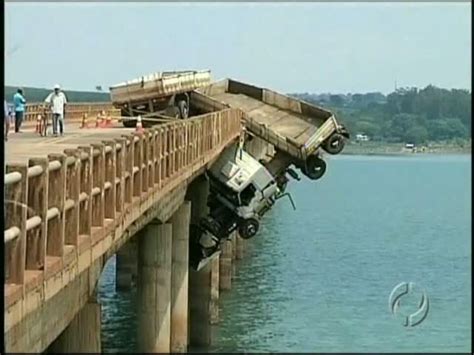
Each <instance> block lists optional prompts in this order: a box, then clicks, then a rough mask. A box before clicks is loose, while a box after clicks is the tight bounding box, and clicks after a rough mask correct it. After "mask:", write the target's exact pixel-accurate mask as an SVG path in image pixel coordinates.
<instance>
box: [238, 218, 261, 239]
mask: <svg viewBox="0 0 474 355" xmlns="http://www.w3.org/2000/svg"><path fill="white" fill-rule="evenodd" d="M259 226H260V225H259V223H258V221H257V220H256V219H255V218H247V219H244V220H242V221H241V222H240V223H239V234H240V236H241V237H242V239H250V238H252V237H254V236H255V234H257V232H258V228H259Z"/></svg>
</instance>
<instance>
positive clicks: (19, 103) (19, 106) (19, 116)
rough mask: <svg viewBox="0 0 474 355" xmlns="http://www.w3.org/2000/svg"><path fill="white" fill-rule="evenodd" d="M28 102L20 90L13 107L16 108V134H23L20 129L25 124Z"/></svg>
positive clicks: (15, 96) (14, 96)
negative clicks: (24, 117)
mask: <svg viewBox="0 0 474 355" xmlns="http://www.w3.org/2000/svg"><path fill="white" fill-rule="evenodd" d="M25 104H26V100H25V97H24V96H23V90H22V89H18V90H17V91H16V94H15V95H13V105H14V107H15V132H16V133H21V131H20V127H21V123H22V122H23V115H24V113H25Z"/></svg>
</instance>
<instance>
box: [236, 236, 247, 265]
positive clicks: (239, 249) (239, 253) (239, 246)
mask: <svg viewBox="0 0 474 355" xmlns="http://www.w3.org/2000/svg"><path fill="white" fill-rule="evenodd" d="M245 242H246V240H244V239H242V237H241V236H240V235H239V233H236V235H235V249H236V250H235V258H236V259H237V260H241V259H243V257H244V250H245Z"/></svg>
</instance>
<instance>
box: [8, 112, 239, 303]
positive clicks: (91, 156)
mask: <svg viewBox="0 0 474 355" xmlns="http://www.w3.org/2000/svg"><path fill="white" fill-rule="evenodd" d="M241 119H242V113H241V111H239V110H235V109H227V110H224V111H220V112H213V113H209V114H205V115H202V116H197V117H195V118H192V119H188V120H185V121H180V122H170V123H167V124H162V125H160V126H156V127H154V128H152V129H149V130H146V131H145V132H144V133H142V134H138V133H133V134H129V135H124V136H122V138H120V139H115V140H110V141H104V142H103V143H101V144H92V145H90V146H80V147H78V148H77V149H67V150H65V151H64V153H62V154H50V155H48V156H47V158H30V159H29V162H28V164H9V165H7V167H6V175H5V205H4V207H5V283H6V286H7V287H20V290H19V292H20V293H21V292H22V290H23V288H24V287H25V283H26V284H27V283H28V282H29V281H28V280H29V279H31V278H36V276H35V275H37V274H40V275H42V276H43V277H44V278H46V275H45V273H54V272H55V271H54V270H52V269H53V267H50V265H53V264H57V263H56V261H57V260H58V259H59V260H61V259H62V260H64V258H65V257H66V255H68V254H71V253H69V252H70V251H71V250H73V249H75V248H76V249H77V248H78V245H82V241H81V240H82V239H86V240H92V238H94V235H95V234H97V231H98V230H99V232H100V230H102V231H103V230H104V228H106V224H107V223H106V222H105V221H106V220H109V221H110V220H112V221H114V220H120V218H122V217H123V216H124V214H125V213H126V212H127V208H129V207H128V206H131V204H132V202H133V201H134V200H135V199H136V198H141V197H143V196H144V195H147V194H149V193H150V191H152V192H155V191H159V190H160V189H163V188H165V187H166V186H167V184H169V183H170V182H171V181H172V180H173V179H178V178H179V176H180V174H182V173H183V172H184V171H185V170H186V169H189V167H191V166H195V165H196V164H198V163H199V162H200V161H201V160H203V156H205V155H206V154H207V153H209V152H213V151H214V150H215V149H217V148H219V147H222V146H223V145H225V144H226V142H229V141H230V140H231V139H233V138H235V137H236V136H237V135H238V134H239V132H240V131H241ZM203 164H204V163H203ZM86 244H87V243H86ZM91 244H92V242H91ZM60 264H62V263H60ZM32 275H33V276H32ZM29 276H31V277H29ZM27 279H28V280H27ZM25 280H26V281H25ZM6 306H8V305H6Z"/></svg>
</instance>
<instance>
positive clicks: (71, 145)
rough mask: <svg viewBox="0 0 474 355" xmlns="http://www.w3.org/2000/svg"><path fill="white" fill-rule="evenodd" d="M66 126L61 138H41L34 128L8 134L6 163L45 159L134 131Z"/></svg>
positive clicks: (76, 124) (50, 136) (131, 129)
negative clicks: (66, 150)
mask: <svg viewBox="0 0 474 355" xmlns="http://www.w3.org/2000/svg"><path fill="white" fill-rule="evenodd" d="M66 124H67V127H66V132H65V133H64V135H63V136H58V137H54V136H52V135H49V136H47V137H41V136H40V135H39V134H38V133H36V132H35V129H34V127H33V128H32V127H26V129H24V130H23V132H22V133H14V132H10V134H9V135H8V141H6V142H5V160H6V163H7V164H8V163H25V162H28V159H29V158H33V157H45V156H47V155H48V154H53V153H61V152H63V151H64V149H75V148H77V147H78V146H81V145H89V144H93V143H101V142H102V141H104V140H110V139H112V140H113V139H115V138H120V137H122V135H128V134H130V133H132V132H134V131H135V129H133V128H125V127H121V126H118V125H116V126H113V127H110V128H84V129H83V128H80V127H79V126H80V125H79V123H77V122H76V123H71V124H68V123H66Z"/></svg>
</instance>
